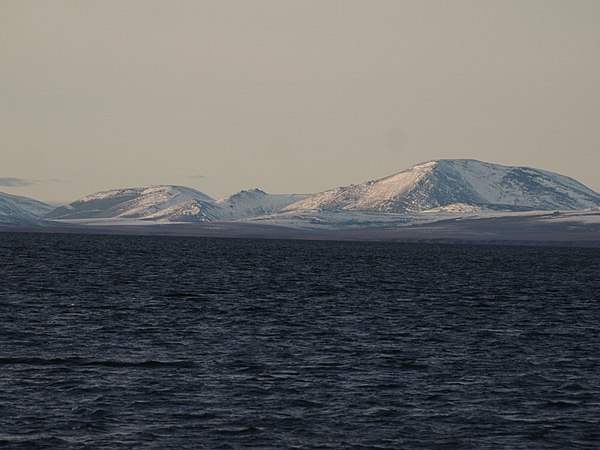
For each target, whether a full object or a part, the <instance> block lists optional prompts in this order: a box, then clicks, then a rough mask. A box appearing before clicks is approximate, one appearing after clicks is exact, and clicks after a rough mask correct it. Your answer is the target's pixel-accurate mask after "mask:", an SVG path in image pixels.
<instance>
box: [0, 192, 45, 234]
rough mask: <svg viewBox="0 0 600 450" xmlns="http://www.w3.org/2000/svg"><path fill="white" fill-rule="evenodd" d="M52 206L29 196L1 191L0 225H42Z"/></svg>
mask: <svg viewBox="0 0 600 450" xmlns="http://www.w3.org/2000/svg"><path fill="white" fill-rule="evenodd" d="M51 209H52V206H50V205H47V204H46V203H42V202H40V201H38V200H34V199H32V198H28V197H21V196H18V195H11V194H5V193H4V192H0V226H33V225H41V224H42V222H43V221H42V220H41V219H40V217H41V216H43V215H44V214H46V213H47V212H48V211H50V210H51Z"/></svg>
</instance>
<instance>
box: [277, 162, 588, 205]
mask: <svg viewBox="0 0 600 450" xmlns="http://www.w3.org/2000/svg"><path fill="white" fill-rule="evenodd" d="M453 204H462V205H470V206H475V207H485V208H489V209H501V210H513V211H519V210H533V209H538V210H552V209H583V208H589V207H593V206H598V205H600V194H598V193H596V192H594V191H592V190H591V189H589V188H587V187H585V186H584V185H582V184H581V183H579V182H577V181H575V180H573V179H572V178H569V177H565V176H563V175H559V174H556V173H553V172H548V171H544V170H539V169H533V168H529V167H512V166H502V165H499V164H491V163H486V162H482V161H477V160H472V159H441V160H433V161H427V162H425V163H421V164H417V165H416V166H413V167H411V168H409V169H407V170H405V171H403V172H399V173H396V174H394V175H391V176H388V177H385V178H382V179H379V180H374V181H368V182H365V183H362V184H359V185H352V186H346V187H340V188H336V189H332V190H329V191H325V192H322V193H320V194H315V195H312V196H309V197H308V198H306V199H304V200H302V201H299V202H296V203H294V204H292V205H290V206H288V207H287V208H286V210H288V211H299V210H347V211H372V212H393V213H403V212H420V211H426V210H432V209H435V208H439V207H444V206H449V205H453ZM463 208H464V206H463Z"/></svg>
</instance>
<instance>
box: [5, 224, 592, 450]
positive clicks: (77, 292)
mask: <svg viewBox="0 0 600 450" xmlns="http://www.w3.org/2000/svg"><path fill="white" fill-rule="evenodd" d="M0 447H1V448H52V449H60V448H69V449H71V448H73V449H85V448H89V449H104V448H106V449H119V448H127V449H129V448H160V449H162V448H170V449H183V448H207V449H238V448H253V449H286V448H292V449H334V448H335V449H337V448H342V449H404V448H405V449H546V448H548V449H572V448H573V449H597V448H600V251H599V250H598V249H585V248H560V247H556V248H552V247H525V246H518V247H517V246H485V245H479V246H477V245H437V244H405V243H390V242H386V243H384V242H379V243H377V242H335V241H294V240H259V239H253V240H246V239H213V238H192V237H166V236H162V237H152V236H102V235H75V234H71V235H67V234H33V233H0Z"/></svg>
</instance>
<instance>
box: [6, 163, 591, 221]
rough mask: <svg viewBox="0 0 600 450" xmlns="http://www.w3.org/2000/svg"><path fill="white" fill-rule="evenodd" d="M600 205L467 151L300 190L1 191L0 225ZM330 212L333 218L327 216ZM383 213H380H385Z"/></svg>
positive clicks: (549, 175)
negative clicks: (52, 197) (46, 199)
mask: <svg viewBox="0 0 600 450" xmlns="http://www.w3.org/2000/svg"><path fill="white" fill-rule="evenodd" d="M599 207H600V194H598V193H597V192H594V191H593V190H591V189H589V188H587V187H586V186H584V185H583V184H581V183H579V182H578V181H576V180H574V179H572V178H569V177H566V176H564V175H560V174H557V173H553V172H548V171H545V170H540V169H534V168H529V167H515V166H502V165H498V164H491V163H486V162H481V161H477V160H471V159H441V160H434V161H428V162H425V163H422V164H418V165H415V166H413V167H411V168H409V169H407V170H404V171H402V172H399V173H396V174H394V175H391V176H388V177H385V178H381V179H378V180H371V181H367V182H364V183H360V184H355V185H350V186H344V187H338V188H334V189H330V190H327V191H324V192H321V193H317V194H311V195H302V194H290V195H274V194H267V193H266V192H264V191H262V190H260V189H251V190H244V191H241V192H238V193H237V194H234V195H232V196H230V197H227V198H224V199H221V200H215V199H213V198H211V197H210V196H208V195H207V194H205V193H203V192H200V191H198V190H195V189H192V188H188V187H184V186H171V185H159V186H146V187H137V188H125V189H113V190H109V191H102V192H97V193H94V194H90V195H87V196H85V197H82V198H80V199H78V200H76V201H74V202H72V203H69V204H68V205H65V206H61V207H59V208H55V209H53V208H52V207H51V206H49V205H47V204H44V203H42V202H38V201H36V200H32V199H27V198H25V197H18V196H12V195H8V194H2V193H0V225H3V226H35V225H41V224H46V225H48V224H50V225H52V224H57V223H61V224H65V223H67V224H69V223H71V224H72V223H88V224H94V221H99V222H101V223H110V222H114V223H129V224H130V223H135V222H138V223H154V222H156V223H165V222H167V223H168V222H176V223H181V222H184V223H190V222H191V223H193V222H232V221H248V220H250V221H260V222H261V223H267V222H269V221H270V220H271V221H275V222H276V221H277V220H278V219H279V218H286V217H288V218H289V217H297V218H300V219H299V220H301V221H302V220H305V219H306V218H310V220H315V219H314V218H315V217H316V215H319V216H320V217H321V218H320V219H319V220H321V221H325V222H327V221H328V220H330V218H331V217H334V216H336V217H338V218H339V217H344V221H348V220H349V219H348V217H351V218H352V217H354V218H356V217H362V216H361V215H363V216H364V215H365V214H371V215H373V214H376V215H378V216H380V217H384V218H385V217H392V216H393V217H395V218H398V217H400V219H398V220H404V219H402V217H404V216H407V215H412V216H414V215H418V216H419V217H428V218H429V219H427V220H430V219H431V218H435V217H438V216H439V217H447V216H448V215H454V216H460V215H464V214H471V213H474V212H477V213H499V212H501V213H507V214H510V213H515V212H523V211H554V210H566V211H572V210H582V209H589V208H599ZM331 220H333V219H331ZM386 220H387V219H386Z"/></svg>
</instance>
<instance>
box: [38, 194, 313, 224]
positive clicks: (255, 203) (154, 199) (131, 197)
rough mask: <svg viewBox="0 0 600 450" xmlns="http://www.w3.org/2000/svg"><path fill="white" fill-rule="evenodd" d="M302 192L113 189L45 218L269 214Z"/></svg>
mask: <svg viewBox="0 0 600 450" xmlns="http://www.w3.org/2000/svg"><path fill="white" fill-rule="evenodd" d="M304 197H305V196H304V195H297V194H293V195H274V194H267V193H266V192H263V191H261V190H260V189H251V190H247V191H241V192H238V193H237V194H234V195H232V196H230V197H227V198H224V199H222V200H218V201H216V200H214V199H212V198H211V197H209V196H208V195H206V194H204V193H202V192H200V191H197V190H195V189H191V188H187V187H183V186H147V187H139V188H128V189H114V190H110V191H103V192H97V193H95V194H91V195H88V196H86V197H83V198H81V199H79V200H77V201H75V202H73V203H70V204H68V205H66V206H62V207H60V208H57V209H55V210H53V211H51V212H49V213H48V214H46V216H45V217H46V218H47V219H61V220H65V219H66V220H84V219H85V220H87V219H107V218H115V219H134V220H135V219H137V220H144V221H158V220H161V221H169V222H210V221H223V220H237V219H242V218H247V217H257V216H261V215H266V214H273V213H276V212H278V211H280V210H281V209H283V208H284V207H286V206H287V205H289V204H291V203H293V202H296V201H298V200H301V199H302V198H304Z"/></svg>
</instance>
